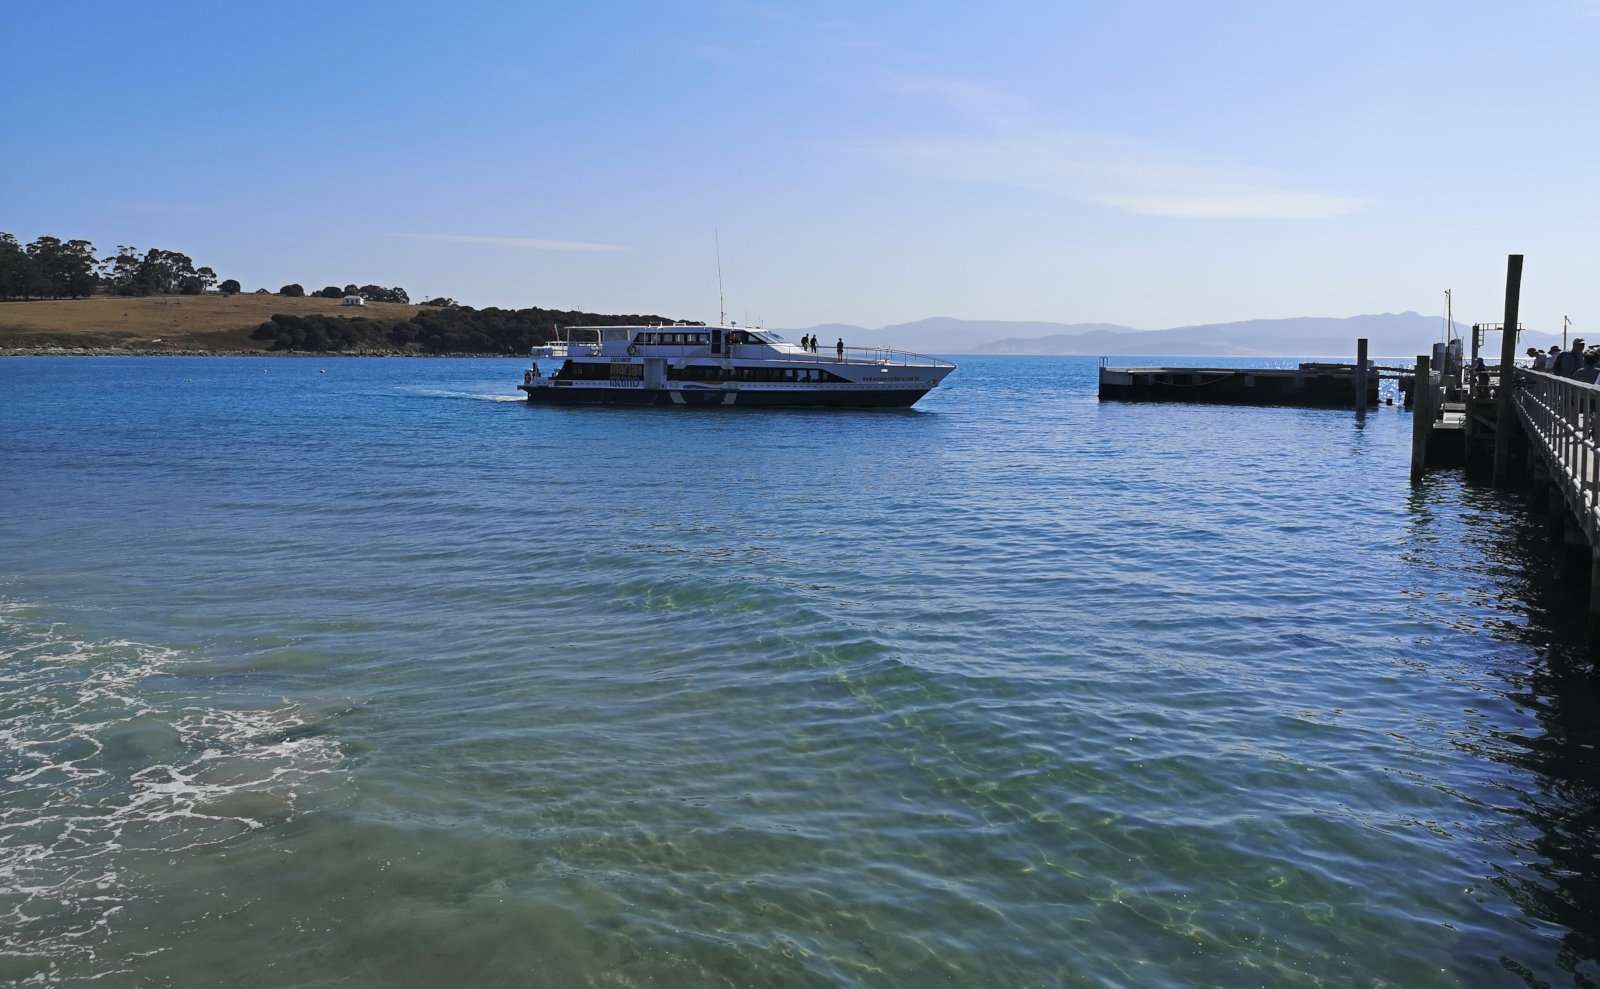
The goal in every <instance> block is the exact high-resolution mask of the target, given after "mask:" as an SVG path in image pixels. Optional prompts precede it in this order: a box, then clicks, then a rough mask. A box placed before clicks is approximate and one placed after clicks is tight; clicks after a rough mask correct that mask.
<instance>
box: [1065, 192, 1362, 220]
mask: <svg viewBox="0 0 1600 989" xmlns="http://www.w3.org/2000/svg"><path fill="white" fill-rule="evenodd" d="M1096 202H1099V203H1102V204H1104V205H1106V206H1114V207H1116V208H1117V209H1125V210H1127V211H1128V212H1130V213H1138V214H1140V215H1142V216H1173V217H1187V218H1189V219H1197V220H1321V219H1325V218H1327V217H1331V216H1341V215H1343V214H1345V213H1351V212H1354V211H1355V210H1357V209H1359V208H1360V206H1361V202H1360V201H1359V200H1356V199H1351V198H1349V197H1348V196H1330V195H1325V194H1323V193H1320V192H1247V193H1240V194H1234V195H1228V194H1213V195H1181V196H1162V195H1154V196H1152V195H1140V196H1101V197H1100V198H1098V199H1097V200H1096Z"/></svg>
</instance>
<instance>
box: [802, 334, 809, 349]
mask: <svg viewBox="0 0 1600 989" xmlns="http://www.w3.org/2000/svg"><path fill="white" fill-rule="evenodd" d="M800 349H801V350H810V349H811V337H809V336H803V337H801V338H800Z"/></svg>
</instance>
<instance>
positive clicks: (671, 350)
mask: <svg viewBox="0 0 1600 989" xmlns="http://www.w3.org/2000/svg"><path fill="white" fill-rule="evenodd" d="M790 347H793V349H792V350H791V349H790ZM616 348H617V345H616V344H601V343H572V342H564V341H553V342H551V343H548V344H544V345H542V346H536V347H534V348H533V350H534V351H535V353H537V352H539V351H544V352H545V353H546V354H547V355H548V356H550V357H578V356H582V357H605V356H608V355H610V356H616V357H623V356H627V357H676V358H684V357H718V358H720V357H731V358H735V359H737V360H764V361H773V362H775V363H776V362H782V363H785V364H796V363H802V362H809V363H817V364H870V365H875V366H882V365H890V366H906V367H955V364H953V363H952V362H950V361H946V360H941V359H940V358H937V357H930V356H928V355H927V354H915V353H912V352H911V351H908V350H895V349H893V348H891V347H846V348H844V356H843V357H842V358H841V357H840V356H839V352H838V348H837V347H818V348H817V351H816V353H812V352H810V351H807V350H801V349H800V348H799V346H798V345H793V344H784V343H777V344H765V343H738V344H733V345H731V346H729V347H727V348H726V350H727V352H726V353H723V354H713V353H712V352H711V347H710V345H708V344H667V343H651V344H633V345H629V346H628V347H627V348H626V349H624V350H621V351H620V352H619V351H618V350H617V349H616Z"/></svg>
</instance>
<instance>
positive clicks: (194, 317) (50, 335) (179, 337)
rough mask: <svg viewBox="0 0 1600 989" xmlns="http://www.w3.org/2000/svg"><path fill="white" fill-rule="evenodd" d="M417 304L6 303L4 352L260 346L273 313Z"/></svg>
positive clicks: (205, 299)
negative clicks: (255, 335) (259, 332)
mask: <svg viewBox="0 0 1600 989" xmlns="http://www.w3.org/2000/svg"><path fill="white" fill-rule="evenodd" d="M416 312H417V307H416V306H402V305H397V304H395V303H392V302H369V303H367V304H366V305H365V306H362V307H360V308H359V309H358V308H355V307H353V306H346V305H344V304H343V303H342V302H341V301H340V300H339V299H288V298H284V297H283V296H280V295H248V294H247V295H159V296H151V297H148V298H142V299H139V298H119V297H115V296H97V297H95V298H92V299H58V300H49V301H35V302H0V349H5V348H9V347H17V348H22V347H44V346H61V347H128V348H133V349H140V350H256V349H260V347H261V344H260V343H258V342H256V341H253V340H251V339H250V331H252V330H254V329H255V328H256V327H258V326H260V325H261V324H262V323H264V322H266V321H267V320H268V319H270V318H272V314H273V313H294V314H296V315H306V314H310V313H319V314H322V315H326V316H367V317H371V318H376V319H404V318H406V317H409V316H412V315H415V314H416Z"/></svg>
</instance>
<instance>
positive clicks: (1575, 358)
mask: <svg viewBox="0 0 1600 989" xmlns="http://www.w3.org/2000/svg"><path fill="white" fill-rule="evenodd" d="M1581 367H1583V341H1582V340H1581V339H1580V340H1574V341H1572V349H1571V350H1567V351H1563V352H1562V354H1561V356H1560V357H1557V358H1556V366H1555V369H1554V370H1555V373H1556V374H1559V375H1561V376H1562V377H1563V378H1570V377H1572V376H1573V375H1574V374H1577V373H1578V369H1579V368H1581Z"/></svg>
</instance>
